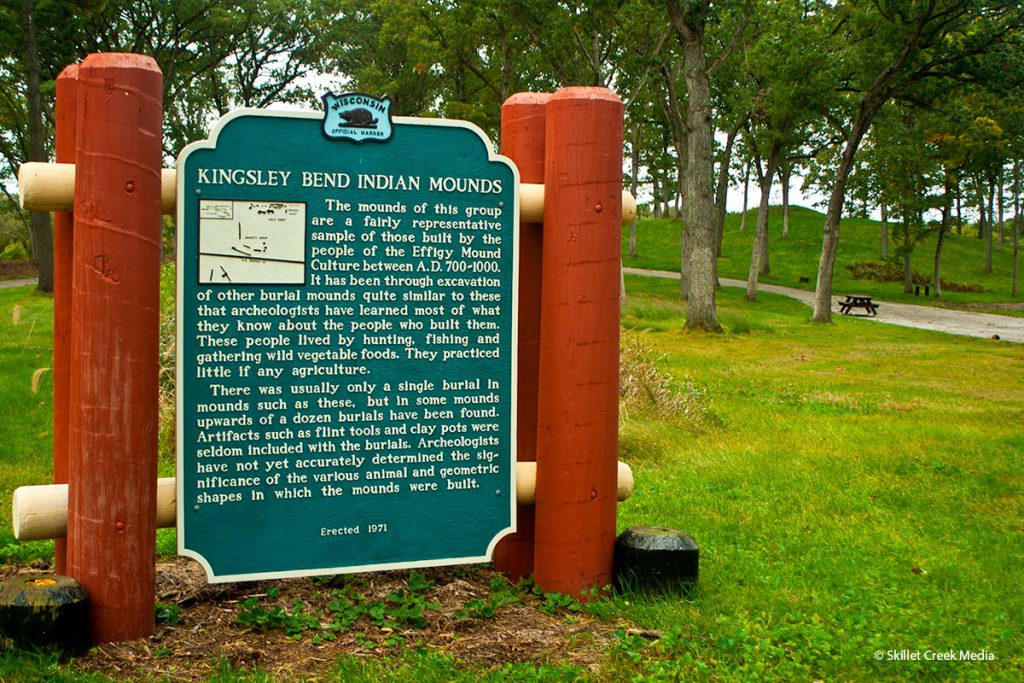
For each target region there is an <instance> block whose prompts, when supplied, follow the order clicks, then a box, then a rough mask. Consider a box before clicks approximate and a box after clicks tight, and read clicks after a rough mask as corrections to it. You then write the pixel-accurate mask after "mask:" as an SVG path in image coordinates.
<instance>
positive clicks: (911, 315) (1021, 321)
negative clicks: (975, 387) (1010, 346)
mask: <svg viewBox="0 0 1024 683" xmlns="http://www.w3.org/2000/svg"><path fill="white" fill-rule="evenodd" d="M623 270H624V271H625V272H626V273H627V274H629V275H643V276H647V277H663V278H670V279H679V273H673V272H671V271H667V270H641V269H639V268H623ZM719 282H721V283H722V286H723V287H742V288H744V289H746V287H747V283H746V281H745V280H731V279H729V278H719ZM757 290H758V291H759V292H771V293H772V294H781V295H782V296H788V297H790V298H791V299H797V300H798V301H801V302H803V303H805V304H807V305H808V306H814V292H809V291H807V290H805V289H796V288H794V287H782V286H780V285H769V284H759V285H758V286H757ZM840 299H841V297H838V296H833V297H832V306H833V309H832V310H833V312H835V314H836V315H840V314H839V312H838V311H839V301H840ZM875 303H877V304H878V315H877V316H857V317H860V318H863V319H864V320H870V321H872V322H880V323H888V324H890V325H902V326H903V327H916V328H919V329H922V330H935V331H936V332H946V333H948V334H959V335H962V336H966V337H981V338H984V339H991V338H992V337H994V336H997V335H998V337H999V338H1000V339H1002V340H1004V341H1011V342H1018V343H1022V344H1024V318H1014V317H1011V316H1008V315H994V314H992V313H974V312H972V311H957V310H953V309H949V308H938V307H937V306H917V305H914V304H898V303H893V302H889V301H875Z"/></svg>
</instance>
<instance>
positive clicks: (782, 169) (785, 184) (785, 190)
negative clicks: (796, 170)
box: [765, 161, 793, 263]
mask: <svg viewBox="0 0 1024 683" xmlns="http://www.w3.org/2000/svg"><path fill="white" fill-rule="evenodd" d="M792 174H793V165H792V164H790V163H789V162H788V161H787V162H786V163H783V164H781V165H780V166H779V182H781V183H782V236H783V237H789V179H790V176H791V175H792ZM765 263H767V260H766V261H765Z"/></svg>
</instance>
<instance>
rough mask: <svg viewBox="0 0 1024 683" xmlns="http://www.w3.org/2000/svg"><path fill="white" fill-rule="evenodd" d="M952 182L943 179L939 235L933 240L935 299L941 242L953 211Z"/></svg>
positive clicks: (939, 278)
mask: <svg viewBox="0 0 1024 683" xmlns="http://www.w3.org/2000/svg"><path fill="white" fill-rule="evenodd" d="M952 191H953V183H952V182H950V179H949V176H948V175H947V176H946V179H945V192H944V194H943V202H942V223H940V224H939V237H938V239H937V240H936V241H935V264H934V267H933V276H932V290H933V291H934V296H935V298H936V299H941V298H942V275H941V273H940V268H941V265H942V243H943V242H944V241H945V239H946V233H947V232H948V231H949V223H950V220H951V219H952V216H951V215H950V214H952V213H953V194H952Z"/></svg>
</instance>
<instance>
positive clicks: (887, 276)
mask: <svg viewBox="0 0 1024 683" xmlns="http://www.w3.org/2000/svg"><path fill="white" fill-rule="evenodd" d="M846 269H847V270H849V271H850V274H851V275H853V277H855V278H856V279H858V280H872V281H874V282H903V266H901V265H899V264H897V263H895V262H893V261H885V262H879V261H854V262H852V263H847V264H846ZM910 278H911V280H912V281H913V283H914V284H915V285H930V284H931V283H932V278H931V276H930V275H925V274H924V273H922V272H921V271H919V270H912V271H911V272H910ZM939 283H940V284H941V285H942V289H943V290H945V291H947V292H986V291H988V290H987V289H985V287H984V286H982V285H980V284H978V283H977V282H954V281H952V280H946V279H945V278H939Z"/></svg>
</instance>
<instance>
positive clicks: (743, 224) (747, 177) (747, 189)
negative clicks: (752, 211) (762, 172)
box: [740, 161, 750, 232]
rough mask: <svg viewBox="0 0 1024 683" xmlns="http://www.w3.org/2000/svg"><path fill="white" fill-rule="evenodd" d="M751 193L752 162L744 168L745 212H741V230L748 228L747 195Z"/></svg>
mask: <svg viewBox="0 0 1024 683" xmlns="http://www.w3.org/2000/svg"><path fill="white" fill-rule="evenodd" d="M749 193H750V162H749V161H748V162H747V165H746V168H745V169H744V170H743V212H742V213H741V214H740V232H743V231H744V230H746V229H747V197H748V196H749Z"/></svg>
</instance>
